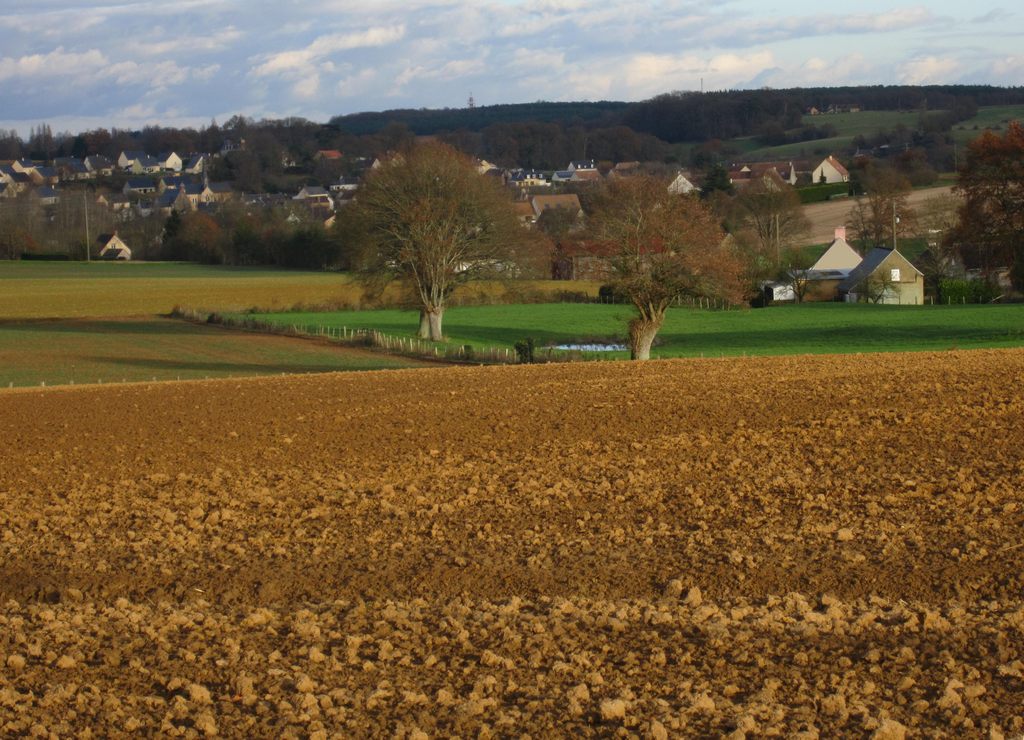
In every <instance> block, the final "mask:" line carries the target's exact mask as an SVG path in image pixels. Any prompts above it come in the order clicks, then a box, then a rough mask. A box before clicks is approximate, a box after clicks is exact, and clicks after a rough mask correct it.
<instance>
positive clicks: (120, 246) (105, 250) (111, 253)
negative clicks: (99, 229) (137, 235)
mask: <svg viewBox="0 0 1024 740" xmlns="http://www.w3.org/2000/svg"><path fill="white" fill-rule="evenodd" d="M96 246H97V247H98V248H99V258H100V259H101V260H110V261H112V262H113V261H117V262H127V261H128V260H130V259H131V258H132V250H131V249H129V247H128V245H127V244H125V243H124V242H123V241H122V240H121V237H119V236H118V235H117V232H116V231H115V232H114V233H113V234H100V235H99V236H98V237H97V238H96Z"/></svg>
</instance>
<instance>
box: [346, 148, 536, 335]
mask: <svg viewBox="0 0 1024 740" xmlns="http://www.w3.org/2000/svg"><path fill="white" fill-rule="evenodd" d="M342 219H343V221H344V225H343V227H342V228H343V231H344V233H345V234H346V236H347V238H348V239H349V240H350V241H351V243H352V245H353V247H355V248H356V250H357V258H356V260H355V262H356V264H357V265H358V266H359V267H360V268H361V274H362V275H363V277H364V280H365V281H366V284H367V286H368V287H369V288H370V289H373V290H379V289H381V288H382V287H383V286H384V285H386V284H388V283H390V282H392V281H396V280H397V281H400V282H402V283H403V284H404V285H405V286H406V287H407V288H408V289H409V291H410V293H411V294H412V295H413V296H414V300H415V303H416V304H417V305H418V306H419V308H420V311H421V322H420V333H421V336H424V337H427V336H429V338H430V339H433V340H441V339H442V338H443V332H442V319H443V316H444V310H445V307H446V305H447V302H448V299H449V297H450V296H451V294H452V292H453V291H454V290H455V288H456V287H457V286H459V285H460V284H462V283H465V282H467V281H470V280H475V279H480V278H485V277H502V276H512V275H515V273H516V269H517V267H516V260H517V259H518V258H519V256H520V252H521V247H522V246H523V245H524V244H525V243H526V239H525V236H524V233H523V229H522V227H521V226H520V224H519V222H518V220H517V219H516V216H515V213H514V212H513V209H512V201H511V196H510V195H509V194H508V192H507V191H506V190H504V189H502V187H501V185H500V183H498V182H497V181H495V180H494V179H493V178H490V177H487V176H486V175H482V174H480V173H479V172H478V170H477V166H476V165H475V163H474V162H473V161H472V160H470V159H469V158H468V157H466V156H464V155H462V154H460V153H458V152H457V151H455V150H454V149H452V148H451V147H449V146H447V145H445V144H441V143H438V142H431V143H427V144H421V145H416V146H413V147H410V148H407V149H405V150H403V151H401V152H400V153H396V154H394V155H392V156H391V157H389V158H387V159H386V160H385V161H384V162H383V164H382V165H381V166H380V167H379V168H378V169H376V170H373V171H371V172H370V174H369V175H368V176H367V177H366V180H365V182H364V184H363V186H362V187H361V188H360V190H359V194H358V197H357V198H356V200H355V202H354V203H353V204H352V205H349V206H346V208H345V210H344V211H343V213H342Z"/></svg>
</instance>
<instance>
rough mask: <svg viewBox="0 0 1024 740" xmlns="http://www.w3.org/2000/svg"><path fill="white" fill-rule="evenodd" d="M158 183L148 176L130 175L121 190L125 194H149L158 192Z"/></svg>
mask: <svg viewBox="0 0 1024 740" xmlns="http://www.w3.org/2000/svg"><path fill="white" fill-rule="evenodd" d="M156 187H157V186H156V183H155V182H154V181H153V180H151V179H150V178H148V177H129V178H128V180H127V181H126V182H125V184H124V188H123V190H122V191H121V192H123V193H124V194H125V195H148V194H150V193H155V192H156Z"/></svg>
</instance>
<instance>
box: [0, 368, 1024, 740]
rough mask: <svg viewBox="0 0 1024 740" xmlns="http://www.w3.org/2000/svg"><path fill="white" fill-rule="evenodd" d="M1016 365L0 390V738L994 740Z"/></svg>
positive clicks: (390, 376) (1011, 502)
mask: <svg viewBox="0 0 1024 740" xmlns="http://www.w3.org/2000/svg"><path fill="white" fill-rule="evenodd" d="M1022 418H1024V351H1020V350H1008V351H975V352H949V353H941V354H939V353H936V354H922V353H918V354H913V355H874V356H871V355H864V356H843V357H781V358H763V359H760V358H759V359H747V360H704V361H672V362H656V363H647V364H644V365H630V364H626V363H593V364H576V365H555V366H545V367H515V368H445V369H437V370H416V371H393V372H388V373H367V374H360V375H320V376H304V377H298V378H275V379H253V380H245V381H238V380H234V381H209V382H194V383H168V384H151V385H150V384H147V385H126V386H118V387H89V388H75V389H71V388H67V389H54V390H50V391H45V392H42V391H38V390H24V391H17V390H15V391H7V392H3V393H0V439H2V440H3V444H4V451H3V454H2V457H0V497H2V500H3V501H4V506H3V508H2V510H0V601H5V602H6V603H5V604H4V605H3V606H2V607H0V733H3V734H8V735H24V734H31V733H36V734H39V735H40V736H46V735H48V734H51V733H53V734H56V735H58V736H64V735H70V734H78V733H80V732H81V731H82V730H85V729H89V730H91V731H92V732H93V733H95V734H97V735H111V734H113V735H119V734H120V735H127V734H151V735H152V734H158V733H159V734H180V735H185V736H195V735H197V734H213V733H219V734H221V735H226V736H233V737H252V736H282V737H327V736H332V735H339V736H352V735H358V736H365V735H389V736H398V737H423V736H424V734H426V735H428V736H435V735H438V736H450V735H453V734H459V735H463V736H468V735H472V736H489V735H512V734H515V735H521V734H523V733H529V734H531V735H532V736H534V737H546V736H551V735H580V734H582V735H588V734H589V735H613V734H620V733H623V734H627V735H637V736H651V737H665V736H666V735H671V736H677V735H732V736H735V737H740V736H744V735H745V736H762V735H763V736H770V735H775V736H786V737H792V736H797V735H799V734H800V733H804V734H803V736H804V737H816V736H821V737H832V736H836V735H855V736H857V735H860V736H867V735H872V734H875V735H876V736H877V737H883V738H884V737H902V736H903V735H904V734H905V735H907V736H918V735H928V736H931V735H936V734H938V735H944V734H945V735H956V736H990V735H991V736H995V737H999V736H1001V735H1002V733H1006V734H1008V735H1020V734H1021V733H1022V732H1024V709H1022V706H1024V600H1022V597H1021V594H1022V593H1024V591H1022V588H1024V572H1022V569H1021V567H1020V560H1019V558H1020V556H1021V553H1022V552H1024V550H1021V549H1019V548H1020V543H1021V541H1022V539H1021V537H1022V535H1024V501H1022V498H1024V496H1022V484H1021V481H1022V480H1024V430H1022V426H1021V419H1022Z"/></svg>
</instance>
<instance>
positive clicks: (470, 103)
mask: <svg viewBox="0 0 1024 740" xmlns="http://www.w3.org/2000/svg"><path fill="white" fill-rule="evenodd" d="M466 106H467V107H469V108H476V100H474V99H473V93H472V92H470V93H469V100H467V101H466Z"/></svg>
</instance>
